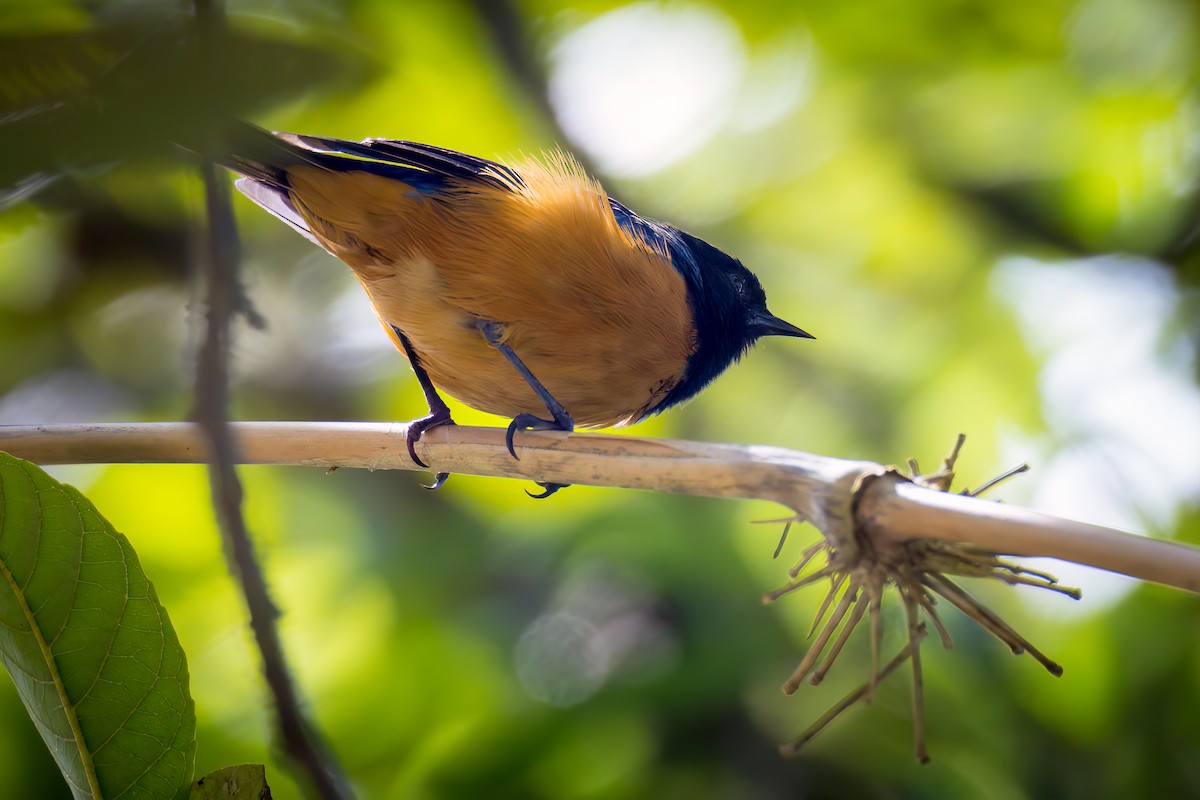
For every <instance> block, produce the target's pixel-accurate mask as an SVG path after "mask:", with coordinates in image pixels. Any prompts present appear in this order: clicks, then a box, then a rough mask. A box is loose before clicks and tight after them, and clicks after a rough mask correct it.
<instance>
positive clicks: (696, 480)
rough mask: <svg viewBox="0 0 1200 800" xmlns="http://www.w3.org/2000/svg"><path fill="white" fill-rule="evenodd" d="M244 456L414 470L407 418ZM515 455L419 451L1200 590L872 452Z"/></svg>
mask: <svg viewBox="0 0 1200 800" xmlns="http://www.w3.org/2000/svg"><path fill="white" fill-rule="evenodd" d="M232 428H233V431H234V433H235V435H236V437H237V442H238V448H239V461H240V462H242V463H250V464H295V465H306V466H317V467H325V468H328V467H357V468H364V469H407V470H413V469H417V467H416V465H414V464H413V463H412V461H411V460H410V459H409V457H408V454H407V453H406V452H405V448H404V435H405V431H406V430H407V428H406V426H405V425H403V424H389V423H346V422H342V423H330V422H318V423H313V422H310V423H302V422H240V423H233V425H232ZM516 442H517V452H518V454H519V455H520V459H519V460H517V459H513V458H512V456H511V455H509V454H508V452H507V451H506V449H505V446H504V431H503V429H499V428H475V427H464V426H446V427H440V428H434V429H433V430H430V431H427V432H426V433H425V435H424V436H423V437H422V439H421V441H420V442H419V443H418V445H417V450H418V455H419V456H420V457H421V458H422V459H423V460H425V461H426V463H428V464H430V465H431V466H432V467H433V469H434V470H436V471H444V472H460V473H469V474H473V475H487V476H494V477H507V478H523V479H528V480H538V481H550V482H554V483H576V484H587V485H592V486H611V487H615V488H626V489H645V490H650V491H660V492H671V493H676V494H690V495H702V496H707V497H740V498H758V499H763V500H773V501H776V502H779V503H783V504H784V505H786V506H788V507H790V508H792V509H793V510H795V511H796V512H798V514H799V515H800V517H802V518H803V519H805V520H807V521H809V522H811V523H812V524H813V525H814V526H816V527H817V528H818V529H819V530H820V531H821V532H822V533H823V534H824V535H825V537H826V539H827V540H828V541H829V542H830V544H831V545H833V546H834V547H836V548H839V549H841V550H843V551H852V550H855V549H857V548H858V546H859V544H858V541H859V540H858V539H857V538H856V531H858V535H863V534H866V535H867V536H869V537H871V538H872V539H873V540H874V541H876V542H883V543H886V542H888V541H892V542H900V541H905V540H909V539H916V538H929V539H939V540H942V541H949V542H960V543H965V544H970V545H973V546H975V547H978V548H980V549H983V550H987V551H989V552H994V553H998V554H1007V555H1021V556H1048V557H1051V558H1058V559H1062V560H1065V561H1073V562H1076V563H1080V564H1086V565H1089V566H1093V567H1098V568H1100V569H1106V570H1109V571H1112V572H1119V573H1122V574H1125V575H1130V576H1132V577H1135V578H1140V579H1142V580H1147V581H1154V582H1157V583H1162V584H1165V585H1168V586H1174V587H1177V588H1180V589H1186V590H1188V591H1192V592H1200V550H1197V549H1195V548H1191V547H1186V546H1184V545H1180V544H1177V543H1175V542H1167V541H1162V540H1158V539H1150V538H1147V537H1144V536H1136V535H1133V534H1129V533H1125V532H1122V531H1117V530H1113V529H1110V528H1104V527H1101V526H1098V525H1088V524H1085V523H1081V522H1073V521H1070V520H1064V519H1059V518H1056V517H1052V516H1049V515H1047V514H1041V513H1038V512H1036V511H1031V510H1029V509H1024V508H1020V507H1017V506H1013V505H1009V504H1001V503H993V502H990V501H987V500H981V499H979V498H974V497H965V496H962V495H954V494H948V493H946V492H938V491H933V490H931V489H925V488H922V487H919V486H916V485H914V484H912V483H908V482H907V481H904V480H903V479H901V478H899V477H897V476H895V475H894V474H891V473H885V470H884V469H883V468H882V467H881V466H880V465H878V464H874V463H872V462H867V461H848V460H845V459H839V458H830V457H826V456H818V455H812V454H809V453H802V452H798V451H793V450H786V449H783V448H778V447H767V446H759V445H725V444H707V443H702V442H689V441H674V440H664V439H643V438H636V437H631V436H616V435H606V434H588V433H572V434H564V433H557V432H527V433H521V434H518V436H517V439H516ZM0 449H2V450H6V451H8V452H10V453H12V454H13V455H15V456H19V457H21V458H26V459H29V460H31V461H36V462H38V463H41V464H69V463H202V462H204V461H205V460H206V459H207V458H208V453H207V452H206V448H205V445H204V444H203V439H202V438H201V437H200V435H199V433H198V431H197V429H196V427H195V426H194V425H192V424H190V423H140V424H104V425H82V424H80V425H36V426H0Z"/></svg>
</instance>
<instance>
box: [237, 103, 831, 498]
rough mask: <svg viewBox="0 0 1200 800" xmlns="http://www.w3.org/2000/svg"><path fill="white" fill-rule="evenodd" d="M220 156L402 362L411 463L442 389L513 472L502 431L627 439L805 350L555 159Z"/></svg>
mask: <svg viewBox="0 0 1200 800" xmlns="http://www.w3.org/2000/svg"><path fill="white" fill-rule="evenodd" d="M232 142H233V144H232V145H231V148H230V149H231V150H232V152H233V155H232V156H230V157H229V158H227V159H225V165H226V166H227V167H229V168H230V169H232V170H233V171H234V172H237V173H239V174H241V175H243V176H244V177H243V178H242V179H240V180H238V181H237V183H236V185H237V188H238V189H239V190H240V191H241V192H242V193H243V194H244V195H246V197H248V198H249V199H250V200H252V201H254V202H255V203H257V204H258V205H259V206H261V207H262V208H264V209H266V210H267V211H268V212H270V213H271V214H273V215H275V216H276V217H278V218H280V219H281V220H283V221H284V222H286V223H288V224H289V225H291V226H292V227H293V228H295V229H296V230H297V231H299V232H300V233H301V234H302V235H303V236H305V237H307V238H308V239H310V240H312V241H313V242H315V243H316V244H318V245H320V246H321V247H323V248H324V249H326V250H328V251H329V252H330V253H332V254H333V255H334V256H336V257H337V258H339V259H341V260H342V261H344V262H345V263H346V264H347V265H349V267H350V269H351V270H353V272H354V274H355V276H356V277H357V278H358V280H359V281H360V282H361V283H362V286H363V288H364V289H365V290H366V292H367V294H368V296H369V297H370V299H371V302H372V304H373V305H374V307H375V311H376V313H377V314H378V315H379V318H380V320H381V321H382V322H383V325H384V328H385V330H386V331H387V332H388V334H389V335H390V336H391V338H392V340H393V342H394V343H395V344H396V346H397V347H399V348H400V349H401V350H403V351H404V354H405V355H406V356H407V357H408V360H409V362H410V363H411V364H412V369H413V372H414V373H416V377H417V380H418V381H419V382H420V384H421V388H422V390H423V391H424V393H425V399H426V401H427V402H428V405H429V413H428V415H426V416H424V417H422V418H420V419H417V420H415V421H414V422H413V423H411V424H410V426H409V429H408V452H409V455H410V456H411V457H412V459H413V461H414V462H416V463H417V464H418V465H419V466H422V467H425V468H428V465H427V464H425V463H423V462H422V461H421V460H420V459H419V458H418V457H417V454H416V451H415V450H414V449H413V446H414V444H415V443H416V442H417V441H418V440H419V438H420V436H421V435H422V433H424V431H426V430H429V429H430V428H433V427H435V426H437V425H448V424H453V420H452V419H451V417H450V409H449V408H448V407H447V406H446V403H445V402H444V401H443V400H442V398H441V397H440V396H439V395H438V389H439V388H440V389H443V390H445V391H446V392H447V393H449V394H450V395H452V396H454V397H456V398H458V399H459V400H461V401H462V402H464V403H466V404H467V405H469V406H471V407H473V408H477V409H479V410H481V411H486V412H489V413H492V414H498V415H501V416H505V417H510V418H511V419H512V422H511V424H510V425H509V426H508V431H507V444H508V449H509V452H510V453H512V455H513V457H514V458H515V457H517V453H516V450H515V449H514V443H513V437H514V434H515V433H516V432H517V431H522V430H563V431H571V430H573V429H574V428H575V426H582V427H589V428H600V427H608V426H623V425H629V424H632V423H634V422H638V421H639V420H642V419H645V418H646V417H648V416H650V415H652V414H657V413H659V412H661V411H663V410H665V409H667V408H670V407H671V406H673V405H676V404H678V403H681V402H683V401H685V400H687V399H689V398H691V397H692V396H694V395H695V394H696V393H697V392H699V391H700V390H701V389H703V388H704V387H705V386H707V385H708V384H709V383H710V382H711V381H712V380H713V379H714V378H715V377H716V376H717V375H719V374H720V373H721V372H722V371H723V370H724V369H725V368H726V367H728V366H729V365H730V364H732V363H733V362H734V361H736V360H737V359H739V358H740V357H741V356H742V355H743V354H744V353H745V352H746V351H747V350H748V349H749V348H750V346H751V345H752V344H754V342H755V341H757V340H758V338H759V337H761V336H772V335H774V336H797V337H804V338H813V337H812V336H810V335H809V334H808V333H805V332H804V331H802V330H801V329H800V328H797V327H796V326H795V325H792V324H790V323H788V322H784V321H783V320H781V319H779V318H778V317H776V316H774V315H773V314H771V312H770V311H768V310H767V304H766V296H765V294H764V292H763V289H762V286H761V285H760V284H759V282H758V279H757V278H756V277H755V276H754V274H753V273H751V272H750V271H749V270H748V269H746V268H745V267H744V266H742V264H741V263H740V262H739V261H737V260H736V259H734V258H731V257H730V256H728V255H726V254H725V253H723V252H721V251H720V250H718V249H716V248H715V247H712V246H711V245H709V244H708V243H706V242H704V241H701V240H700V239H697V238H696V237H694V236H691V235H689V234H687V233H684V232H683V231H681V230H679V229H677V228H674V227H672V226H670V225H666V224H663V223H661V222H656V221H654V220H650V219H646V218H644V217H640V216H638V215H637V214H635V213H634V212H632V211H630V210H629V209H628V208H626V207H625V206H624V205H622V204H621V203H619V202H617V201H616V200H613V199H612V198H610V197H609V196H608V194H607V193H606V192H605V191H604V189H603V187H601V186H600V184H599V183H598V182H596V181H595V180H594V179H592V178H591V177H589V176H588V175H587V174H586V173H585V172H584V170H583V169H582V168H581V167H580V166H579V164H578V163H577V162H576V161H575V160H573V159H572V158H570V157H569V156H566V155H563V154H562V153H559V152H555V153H551V154H549V155H548V156H547V157H546V158H545V159H544V160H542V161H537V160H527V161H524V162H522V163H515V164H510V165H506V164H501V163H497V162H494V161H489V160H486V159H483V158H478V157H476V156H470V155H466V154H464V153H458V152H455V151H453V150H446V149H443V148H441V147H435V146H433V145H427V144H418V143H416V142H408V141H399V140H393V139H366V140H364V141H362V142H353V141H347V140H343V139H330V138H325V137H321V136H302V135H296V134H287V133H274V134H272V133H268V132H267V131H265V130H262V129H260V128H255V127H253V126H245V127H244V128H242V129H240V131H239V132H238V133H237V134H236V135H234V136H233V137H232ZM547 416H548V418H547ZM446 477H447V476H446V474H445V473H438V474H437V476H436V478H435V481H434V484H433V486H432V487H431V488H437V487H438V486H440V485H441V484H442V483H443V482H444V481H445V479H446ZM541 485H542V488H543V490H544V491H543V492H542V493H541V494H540V495H534V496H536V497H546V496H549V495H550V494H553V492H554V491H556V490H557V489H559V488H561V485H559V484H549V483H547V484H541Z"/></svg>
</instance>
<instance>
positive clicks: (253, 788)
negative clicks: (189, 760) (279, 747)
mask: <svg viewBox="0 0 1200 800" xmlns="http://www.w3.org/2000/svg"><path fill="white" fill-rule="evenodd" d="M188 800H271V788H270V787H269V786H267V769H266V767H264V766H263V765H262V764H240V765H238V766H236V767H225V768H224V769H219V770H216V771H215V772H210V773H209V774H207V775H205V776H204V777H203V778H201V779H200V780H198V781H196V782H195V783H194V784H192V793H191V795H189V796H188Z"/></svg>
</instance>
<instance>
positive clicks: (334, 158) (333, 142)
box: [225, 125, 522, 194]
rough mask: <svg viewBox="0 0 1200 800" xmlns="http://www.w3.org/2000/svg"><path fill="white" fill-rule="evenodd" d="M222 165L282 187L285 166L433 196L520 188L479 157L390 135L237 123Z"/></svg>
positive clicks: (506, 172) (513, 176)
mask: <svg viewBox="0 0 1200 800" xmlns="http://www.w3.org/2000/svg"><path fill="white" fill-rule="evenodd" d="M230 140H231V150H232V154H231V155H230V156H229V158H228V159H226V160H225V161H226V165H227V166H229V167H230V168H231V169H233V170H234V171H236V172H240V173H241V174H243V175H245V176H246V177H248V178H251V179H253V180H255V181H260V182H262V183H265V184H268V185H269V186H271V187H274V188H276V189H287V188H288V178H287V172H288V170H289V169H291V168H294V167H298V166H315V167H320V168H322V169H327V170H330V171H333V172H350V171H356V172H368V173H371V174H373V175H380V176H382V177H385V178H391V179H394V180H399V181H403V182H404V183H407V184H409V185H410V186H412V187H414V188H415V189H417V190H418V191H420V192H426V193H430V194H436V193H438V192H441V191H444V190H446V189H448V188H451V187H452V186H453V185H461V184H463V183H482V184H486V185H488V186H492V187H495V188H502V189H512V188H514V187H517V186H521V185H522V182H521V178H520V176H519V175H517V173H516V172H515V171H513V170H512V169H510V168H509V167H506V166H504V165H502V164H497V163H495V162H493V161H488V160H487V159H484V158H478V157H476V156H469V155H466V154H465V153H457V152H455V151H453V150H447V149H445V148H442V147H434V146H433V145H427V144H418V143H416V142H404V141H398V140H392V139H368V140H366V141H364V142H352V141H349V140H346V139H332V138H328V137H324V136H297V135H295V134H290V133H269V132H267V131H265V130H263V129H261V128H257V127H254V126H253V125H240V126H238V128H237V129H236V130H235V131H234V132H233V134H232V135H231V136H230Z"/></svg>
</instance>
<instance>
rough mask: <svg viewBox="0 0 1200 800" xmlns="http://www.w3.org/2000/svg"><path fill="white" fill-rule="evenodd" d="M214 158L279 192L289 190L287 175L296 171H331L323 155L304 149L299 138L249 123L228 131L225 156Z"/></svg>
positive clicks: (220, 153)
mask: <svg viewBox="0 0 1200 800" xmlns="http://www.w3.org/2000/svg"><path fill="white" fill-rule="evenodd" d="M212 158H213V160H214V161H216V162H217V163H218V164H220V165H221V166H223V167H226V168H228V169H230V170H232V171H234V172H236V173H238V174H239V175H242V176H245V177H247V178H251V179H253V180H255V181H259V182H261V183H264V184H267V185H268V186H271V187H273V188H276V189H286V188H288V179H287V171H288V170H289V169H291V168H293V167H298V166H301V165H303V164H309V165H312V166H318V167H328V164H326V163H324V162H325V160H326V159H325V158H323V157H322V154H321V153H317V152H314V151H313V150H312V149H311V148H308V147H305V146H304V144H303V143H301V142H300V141H299V139H298V138H297V137H295V136H293V135H291V134H287V133H271V132H270V131H266V130H264V129H262V128H260V127H258V126H257V125H251V124H250V123H248V122H236V123H234V124H233V125H232V126H231V127H230V128H229V129H227V130H226V131H225V137H224V141H223V142H222V152H219V153H214V154H213V155H212Z"/></svg>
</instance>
